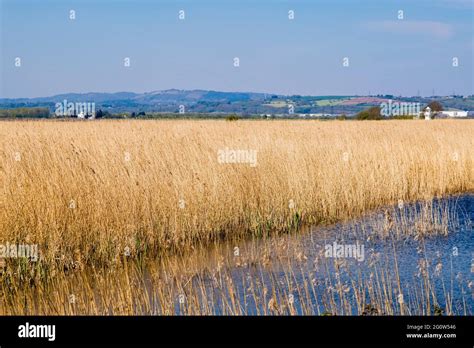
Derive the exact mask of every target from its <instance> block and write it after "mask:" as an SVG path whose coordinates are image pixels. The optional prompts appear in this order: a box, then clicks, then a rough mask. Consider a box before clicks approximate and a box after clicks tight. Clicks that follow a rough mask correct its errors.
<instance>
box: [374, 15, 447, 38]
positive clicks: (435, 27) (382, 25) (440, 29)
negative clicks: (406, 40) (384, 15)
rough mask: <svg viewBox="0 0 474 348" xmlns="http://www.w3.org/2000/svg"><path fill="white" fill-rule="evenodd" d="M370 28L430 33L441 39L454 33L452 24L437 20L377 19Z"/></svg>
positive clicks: (404, 32)
mask: <svg viewBox="0 0 474 348" xmlns="http://www.w3.org/2000/svg"><path fill="white" fill-rule="evenodd" d="M368 28H369V29H371V30H376V31H384V32H389V33H395V34H404V35H413V34H421V35H429V36H434V37H435V38H439V39H449V38H450V37H452V36H453V34H454V29H453V27H452V26H451V25H450V24H446V23H443V22H436V21H408V20H393V21H376V22H369V23H368Z"/></svg>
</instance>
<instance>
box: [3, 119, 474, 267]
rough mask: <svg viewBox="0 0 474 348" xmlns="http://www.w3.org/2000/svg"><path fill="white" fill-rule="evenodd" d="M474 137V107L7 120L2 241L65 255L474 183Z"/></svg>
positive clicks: (347, 210)
mask: <svg viewBox="0 0 474 348" xmlns="http://www.w3.org/2000/svg"><path fill="white" fill-rule="evenodd" d="M473 149H474V121H471V120H438V121H429V122H427V121H366V122H355V121H354V122H351V121H334V122H321V121H237V122H226V121H185V120H174V121H173V120H170V121H151V120H150V121H106V120H103V121H92V122H91V121H84V122H55V121H12V122H0V180H1V181H0V185H1V186H0V188H1V192H0V193H1V196H0V198H1V199H0V204H1V206H0V207H1V209H0V243H7V242H8V243H23V244H25V243H31V244H38V245H39V251H40V255H41V259H42V264H57V263H58V262H59V263H61V264H63V265H64V266H65V267H66V266H67V265H70V264H72V263H74V264H76V265H77V264H87V263H94V262H106V263H107V262H110V261H113V260H114V259H116V258H117V257H120V256H121V255H123V253H126V254H127V255H130V256H131V257H134V256H137V255H143V254H145V253H146V254H148V255H156V254H159V253H161V252H163V251H164V250H166V249H170V250H186V248H188V247H193V246H195V245H196V244H201V243H203V244H206V243H209V242H212V241H215V240H218V239H220V238H234V237H235V238H240V237H243V236H245V235H252V234H254V235H263V234H266V233H268V232H271V231H273V232H275V231H284V230H288V229H289V228H292V227H294V226H295V225H298V224H300V223H305V224H318V223H330V222H334V221H338V220H342V219H347V218H352V217H355V216H359V215H361V214H363V213H365V212H367V211H370V210H373V209H375V208H377V207H380V206H383V205H388V204H397V203H399V202H401V201H402V202H407V201H413V200H417V199H430V198H432V197H433V196H441V195H446V194H453V193H459V192H466V191H473V190H474V151H473ZM234 150H245V151H247V152H246V153H244V152H241V153H240V155H242V154H247V155H248V157H245V156H240V157H239V156H237V157H232V156H233V155H235V153H233V152H232V151H234ZM238 161H241V162H242V161H243V162H246V163H235V162H238ZM225 162H230V163H225Z"/></svg>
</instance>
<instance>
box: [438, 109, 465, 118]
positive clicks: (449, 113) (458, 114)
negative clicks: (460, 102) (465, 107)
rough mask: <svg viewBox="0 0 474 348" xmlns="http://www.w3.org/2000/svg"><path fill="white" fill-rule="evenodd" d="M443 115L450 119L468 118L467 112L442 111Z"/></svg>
mask: <svg viewBox="0 0 474 348" xmlns="http://www.w3.org/2000/svg"><path fill="white" fill-rule="evenodd" d="M441 114H443V115H446V116H448V117H467V111H462V110H447V111H441Z"/></svg>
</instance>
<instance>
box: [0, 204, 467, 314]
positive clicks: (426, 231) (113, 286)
mask: <svg viewBox="0 0 474 348" xmlns="http://www.w3.org/2000/svg"><path fill="white" fill-rule="evenodd" d="M473 220H474V196H473V195H465V196H461V197H452V198H449V199H443V200H435V201H433V202H429V203H426V202H425V203H418V204H412V205H407V206H399V207H393V208H386V209H382V210H380V211H378V212H377V213H374V214H372V215H370V216H367V217H364V218H362V219H359V220H357V221H352V222H349V223H340V224H337V225H333V226H329V227H317V228H308V229H306V230H303V231H298V232H297V233H290V234H285V235H280V236H273V237H271V238H270V237H267V238H262V239H254V240H248V241H245V242H242V241H238V242H237V241H235V242H227V243H222V244H218V245H214V246H211V247H208V248H199V249H196V250H193V251H190V252H188V253H186V255H184V256H180V255H174V256H162V257H160V258H158V259H157V260H155V261H153V262H133V263H127V261H126V260H125V262H124V263H123V264H122V263H120V264H118V265H117V266H116V267H111V268H110V267H109V268H100V269H98V268H95V267H91V268H88V269H85V270H82V271H75V272H73V273H70V274H65V273H58V274H54V275H53V276H52V277H49V279H48V280H47V281H44V282H42V283H41V284H35V286H31V287H28V286H26V287H19V286H18V284H16V286H15V284H13V283H10V282H6V281H4V282H2V288H1V295H2V297H1V298H0V299H1V302H0V303H1V306H0V314H159V315H161V314H165V315H172V314H183V315H185V314H239V315H264V314H265V315H269V314H272V315H295V314H309V315H393V314H404V315H417V314H420V315H451V314H459V315H472V314H473V311H474V297H473V291H474V285H473V273H472V271H474V270H472V269H471V268H472V267H474V265H473V264H472V263H473V260H472V251H473V250H474V239H473V229H472V224H471V221H473Z"/></svg>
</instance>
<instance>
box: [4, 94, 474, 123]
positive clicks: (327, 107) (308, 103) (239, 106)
mask: <svg viewBox="0 0 474 348" xmlns="http://www.w3.org/2000/svg"><path fill="white" fill-rule="evenodd" d="M389 99H391V100H393V101H406V102H412V103H413V102H419V103H420V104H421V106H422V107H424V106H425V105H426V104H428V103H429V102H430V101H432V100H438V101H440V102H441V103H442V105H443V106H444V107H445V108H452V109H460V110H471V111H472V110H474V96H470V97H467V98H466V97H461V96H450V97H430V98H425V97H396V96H391V95H377V96H301V95H291V96H285V95H277V94H266V93H254V92H220V91H207V90H179V89H169V90H163V91H152V92H147V93H133V92H117V93H95V92H90V93H83V94H81V93H66V94H59V95H54V96H50V97H39V98H14V99H5V98H3V99H0V109H15V108H30V107H41V108H49V110H50V111H51V112H52V113H54V110H55V105H56V103H63V102H64V100H66V101H67V102H72V103H95V108H96V110H102V111H104V112H107V113H109V114H120V113H130V114H131V113H136V114H138V113H141V114H143V113H178V112H179V111H180V109H183V107H184V110H185V112H186V113H201V114H220V113H222V114H230V113H235V114H240V115H255V114H265V115H288V114H289V113H290V112H291V111H290V110H291V109H292V110H293V112H294V114H295V115H298V114H306V115H307V114H311V115H320V116H329V117H330V116H335V115H341V114H345V115H354V114H356V113H357V112H359V111H361V110H363V109H365V108H367V107H369V106H377V105H380V103H382V102H386V101H388V100H389Z"/></svg>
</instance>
